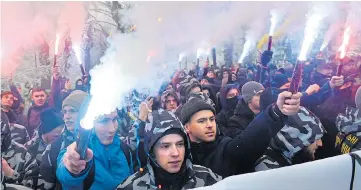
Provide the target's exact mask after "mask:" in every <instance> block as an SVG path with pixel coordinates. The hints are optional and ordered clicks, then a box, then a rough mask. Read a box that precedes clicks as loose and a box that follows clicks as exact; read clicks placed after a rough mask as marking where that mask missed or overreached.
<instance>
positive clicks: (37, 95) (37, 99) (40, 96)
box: [31, 91, 47, 106]
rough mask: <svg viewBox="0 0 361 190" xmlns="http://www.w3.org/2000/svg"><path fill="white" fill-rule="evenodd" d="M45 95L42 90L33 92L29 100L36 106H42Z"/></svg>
mask: <svg viewBox="0 0 361 190" xmlns="http://www.w3.org/2000/svg"><path fill="white" fill-rule="evenodd" d="M46 98H47V95H46V93H45V92H44V91H39V92H33V95H32V96H31V100H33V102H34V103H35V105H36V106H42V105H44V104H45V101H46Z"/></svg>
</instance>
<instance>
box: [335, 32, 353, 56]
mask: <svg viewBox="0 0 361 190" xmlns="http://www.w3.org/2000/svg"><path fill="white" fill-rule="evenodd" d="M350 35H351V28H350V26H349V27H347V28H346V30H345V31H344V33H343V40H342V44H341V46H340V48H339V49H338V51H340V58H341V59H343V58H344V57H345V55H346V49H347V46H348V44H349V42H350Z"/></svg>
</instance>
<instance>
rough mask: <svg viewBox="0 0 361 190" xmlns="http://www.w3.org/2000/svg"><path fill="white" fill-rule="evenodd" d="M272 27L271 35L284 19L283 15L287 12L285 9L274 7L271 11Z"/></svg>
mask: <svg viewBox="0 0 361 190" xmlns="http://www.w3.org/2000/svg"><path fill="white" fill-rule="evenodd" d="M270 14H271V27H270V31H269V35H270V36H273V34H274V32H275V29H276V26H277V24H278V23H280V21H281V20H282V19H283V17H284V16H285V14H286V11H285V10H283V9H272V10H271V12H270Z"/></svg>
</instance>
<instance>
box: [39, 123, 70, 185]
mask: <svg viewBox="0 0 361 190" xmlns="http://www.w3.org/2000/svg"><path fill="white" fill-rule="evenodd" d="M73 142H74V135H73V133H71V132H70V131H68V130H67V129H66V128H64V131H63V132H62V133H61V136H60V137H58V138H57V139H56V140H55V141H54V142H53V143H52V144H49V145H48V146H47V147H46V148H45V151H44V152H43V154H42V161H41V163H40V176H39V180H38V189H41V190H48V189H56V187H57V185H59V187H60V183H59V182H58V180H57V179H56V167H57V163H56V161H57V160H56V159H57V157H58V154H59V152H60V150H62V149H64V148H66V147H67V146H69V145H70V144H71V143H73Z"/></svg>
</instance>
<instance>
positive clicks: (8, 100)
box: [1, 94, 14, 108]
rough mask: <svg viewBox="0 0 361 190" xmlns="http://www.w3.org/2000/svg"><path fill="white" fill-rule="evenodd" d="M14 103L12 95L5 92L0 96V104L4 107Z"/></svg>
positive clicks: (9, 106)
mask: <svg viewBox="0 0 361 190" xmlns="http://www.w3.org/2000/svg"><path fill="white" fill-rule="evenodd" d="M13 103H14V95H12V94H6V95H4V96H3V97H2V98H1V105H2V106H4V107H6V108H11V107H12V106H13Z"/></svg>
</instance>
